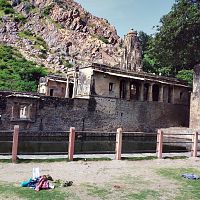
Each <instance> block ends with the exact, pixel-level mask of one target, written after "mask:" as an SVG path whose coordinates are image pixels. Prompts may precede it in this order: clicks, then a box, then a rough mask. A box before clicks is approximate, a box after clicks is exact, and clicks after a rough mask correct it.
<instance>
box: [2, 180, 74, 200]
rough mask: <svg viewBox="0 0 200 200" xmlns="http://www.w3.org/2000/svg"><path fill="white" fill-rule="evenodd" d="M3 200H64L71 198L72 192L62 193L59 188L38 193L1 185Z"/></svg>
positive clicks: (28, 189)
mask: <svg viewBox="0 0 200 200" xmlns="http://www.w3.org/2000/svg"><path fill="white" fill-rule="evenodd" d="M0 194H1V199H6V198H7V199H10V198H11V199H37V200H44V199H52V200H64V199H66V198H68V197H70V196H71V194H70V192H68V191H65V192H62V191H60V189H59V188H55V189H53V190H41V191H40V192H36V191H35V190H33V189H30V188H23V187H17V186H14V185H12V184H5V183H0Z"/></svg>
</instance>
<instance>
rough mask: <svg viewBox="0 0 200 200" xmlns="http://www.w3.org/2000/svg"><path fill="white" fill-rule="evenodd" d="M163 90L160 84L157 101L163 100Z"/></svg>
mask: <svg viewBox="0 0 200 200" xmlns="http://www.w3.org/2000/svg"><path fill="white" fill-rule="evenodd" d="M163 92H164V86H163V85H161V86H160V88H159V102H163V100H164V98H163Z"/></svg>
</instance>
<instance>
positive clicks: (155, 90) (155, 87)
mask: <svg viewBox="0 0 200 200" xmlns="http://www.w3.org/2000/svg"><path fill="white" fill-rule="evenodd" d="M152 92H153V101H158V99H159V85H156V84H154V85H153V91H152Z"/></svg>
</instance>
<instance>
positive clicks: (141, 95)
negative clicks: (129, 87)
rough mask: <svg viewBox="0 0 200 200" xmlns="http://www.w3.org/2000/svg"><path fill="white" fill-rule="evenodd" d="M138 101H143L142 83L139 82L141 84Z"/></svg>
mask: <svg viewBox="0 0 200 200" xmlns="http://www.w3.org/2000/svg"><path fill="white" fill-rule="evenodd" d="M139 100H140V101H144V83H143V82H141V85H140V98H139Z"/></svg>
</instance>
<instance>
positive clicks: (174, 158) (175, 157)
mask: <svg viewBox="0 0 200 200" xmlns="http://www.w3.org/2000/svg"><path fill="white" fill-rule="evenodd" d="M187 158H188V157H187V156H173V157H169V156H165V157H164V158H163V159H171V160H176V159H187Z"/></svg>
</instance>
